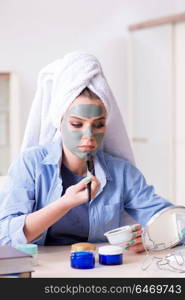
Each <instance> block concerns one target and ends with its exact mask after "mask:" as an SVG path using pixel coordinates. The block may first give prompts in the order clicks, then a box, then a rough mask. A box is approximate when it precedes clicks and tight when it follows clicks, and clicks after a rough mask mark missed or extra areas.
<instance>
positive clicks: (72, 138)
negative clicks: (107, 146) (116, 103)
mask: <svg viewBox="0 0 185 300" xmlns="http://www.w3.org/2000/svg"><path fill="white" fill-rule="evenodd" d="M102 113H103V109H102V107H101V106H100V105H94V104H79V105H76V106H73V107H72V108H71V110H70V111H69V112H68V113H67V114H66V115H65V116H64V119H63V121H62V125H61V129H62V137H63V142H64V144H65V146H66V147H67V148H68V149H69V150H70V151H71V152H72V153H73V154H74V155H76V156H78V157H79V158H81V159H84V158H86V157H87V155H88V154H94V153H95V152H96V151H97V150H98V148H99V147H100V145H101V142H102V139H103V136H104V133H97V134H94V133H93V128H92V126H89V127H88V128H87V129H86V130H85V131H82V130H71V129H69V127H68V124H67V119H68V117H69V116H72V115H74V116H77V117H84V118H88V119H90V118H95V117H99V116H101V115H102ZM82 137H94V138H95V139H96V142H97V145H98V146H97V148H96V149H95V150H92V151H90V152H82V151H80V149H79V148H78V147H79V145H80V143H81V138H82Z"/></svg>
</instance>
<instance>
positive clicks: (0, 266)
mask: <svg viewBox="0 0 185 300" xmlns="http://www.w3.org/2000/svg"><path fill="white" fill-rule="evenodd" d="M33 271H34V259H33V257H32V256H31V255H29V254H27V253H25V252H23V251H20V250H17V249H15V248H13V247H10V246H0V278H5V277H31V273H32V272H33Z"/></svg>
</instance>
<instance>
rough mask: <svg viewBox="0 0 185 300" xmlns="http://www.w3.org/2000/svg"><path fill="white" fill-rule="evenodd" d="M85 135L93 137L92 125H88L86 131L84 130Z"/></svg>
mask: <svg viewBox="0 0 185 300" xmlns="http://www.w3.org/2000/svg"><path fill="white" fill-rule="evenodd" d="M83 137H90V138H91V137H93V128H92V126H88V127H87V128H86V129H85V130H84V132H83Z"/></svg>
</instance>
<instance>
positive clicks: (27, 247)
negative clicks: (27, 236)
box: [15, 244, 38, 266]
mask: <svg viewBox="0 0 185 300" xmlns="http://www.w3.org/2000/svg"><path fill="white" fill-rule="evenodd" d="M15 248H16V249H18V250H21V251H23V252H25V253H27V254H30V255H32V256H33V264H34V265H35V266H36V265H38V261H37V254H38V245H36V244H18V245H16V246H15Z"/></svg>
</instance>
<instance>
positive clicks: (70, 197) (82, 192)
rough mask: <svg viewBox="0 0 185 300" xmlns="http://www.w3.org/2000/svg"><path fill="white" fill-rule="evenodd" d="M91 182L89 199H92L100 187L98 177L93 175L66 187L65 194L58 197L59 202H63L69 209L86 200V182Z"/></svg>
mask: <svg viewBox="0 0 185 300" xmlns="http://www.w3.org/2000/svg"><path fill="white" fill-rule="evenodd" d="M89 182H91V199H93V198H94V197H95V195H96V193H97V191H98V189H99V187H100V183H99V181H98V179H97V178H96V177H95V176H93V175H90V176H87V177H85V178H84V179H82V180H81V181H80V182H78V183H77V184H75V185H71V186H70V187H68V188H67V190H66V192H65V194H64V195H63V196H62V197H61V198H60V200H61V203H63V204H64V203H65V204H66V207H68V208H69V209H71V208H73V207H75V206H78V205H80V204H82V203H85V202H87V200H88V194H87V184H88V183H89Z"/></svg>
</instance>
